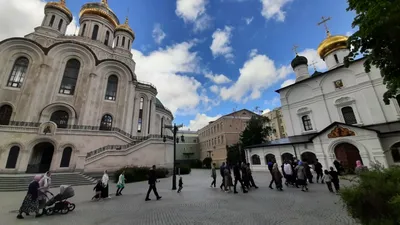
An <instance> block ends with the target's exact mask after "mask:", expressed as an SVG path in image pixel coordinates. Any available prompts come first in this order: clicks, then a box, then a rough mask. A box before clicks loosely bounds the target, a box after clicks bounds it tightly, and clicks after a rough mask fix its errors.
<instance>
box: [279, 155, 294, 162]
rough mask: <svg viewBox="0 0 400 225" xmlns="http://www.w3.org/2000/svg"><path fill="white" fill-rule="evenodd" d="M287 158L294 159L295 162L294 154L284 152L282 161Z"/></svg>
mask: <svg viewBox="0 0 400 225" xmlns="http://www.w3.org/2000/svg"><path fill="white" fill-rule="evenodd" d="M286 160H288V161H292V162H293V160H294V157H293V155H292V154H290V153H283V154H282V162H284V161H286Z"/></svg>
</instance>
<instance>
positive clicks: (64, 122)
mask: <svg viewBox="0 0 400 225" xmlns="http://www.w3.org/2000/svg"><path fill="white" fill-rule="evenodd" d="M68 119H69V115H68V113H67V112H65V111H63V110H58V111H55V112H53V114H51V117H50V121H52V122H54V123H56V124H57V128H67V127H68Z"/></svg>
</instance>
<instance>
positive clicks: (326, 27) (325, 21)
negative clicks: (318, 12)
mask: <svg viewBox="0 0 400 225" xmlns="http://www.w3.org/2000/svg"><path fill="white" fill-rule="evenodd" d="M329 20H331V17H328V18H325V17H322V21H321V22H319V23H318V24H317V25H318V26H320V25H321V24H324V27H325V30H326V35H327V36H328V37H330V36H331V32H329V29H328V25H326V23H327V22H328V21H329Z"/></svg>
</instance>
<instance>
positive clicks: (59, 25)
mask: <svg viewBox="0 0 400 225" xmlns="http://www.w3.org/2000/svg"><path fill="white" fill-rule="evenodd" d="M63 23H64V20H62V19H61V20H60V22H58V30H61V28H62V25H63Z"/></svg>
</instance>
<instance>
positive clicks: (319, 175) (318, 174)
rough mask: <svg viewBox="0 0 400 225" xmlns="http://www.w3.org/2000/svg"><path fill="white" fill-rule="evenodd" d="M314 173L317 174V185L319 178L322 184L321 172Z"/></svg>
mask: <svg viewBox="0 0 400 225" xmlns="http://www.w3.org/2000/svg"><path fill="white" fill-rule="evenodd" d="M315 172H316V173H317V183H318V181H319V178H321V182H322V183H323V182H324V181H323V180H322V176H323V174H322V170H321V171H315Z"/></svg>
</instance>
